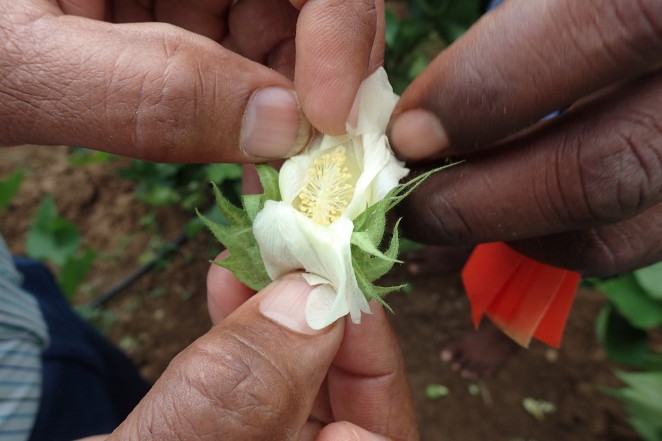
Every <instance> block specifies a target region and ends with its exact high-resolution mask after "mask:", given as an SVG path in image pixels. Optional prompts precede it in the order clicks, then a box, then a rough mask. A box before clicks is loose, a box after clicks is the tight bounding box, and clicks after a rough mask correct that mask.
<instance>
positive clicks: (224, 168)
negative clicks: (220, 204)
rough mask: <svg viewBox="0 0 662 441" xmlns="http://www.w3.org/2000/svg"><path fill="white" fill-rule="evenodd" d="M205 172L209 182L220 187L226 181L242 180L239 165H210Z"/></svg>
mask: <svg viewBox="0 0 662 441" xmlns="http://www.w3.org/2000/svg"><path fill="white" fill-rule="evenodd" d="M205 171H206V174H207V180H209V181H212V182H214V183H216V184H218V185H220V184H221V183H223V182H225V181H230V180H235V179H241V166H240V165H239V164H209V165H208V166H207V169H206V170H205Z"/></svg>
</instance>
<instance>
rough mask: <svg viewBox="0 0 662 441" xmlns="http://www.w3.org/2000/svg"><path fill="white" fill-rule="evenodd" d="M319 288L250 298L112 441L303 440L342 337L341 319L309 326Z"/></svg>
mask: <svg viewBox="0 0 662 441" xmlns="http://www.w3.org/2000/svg"><path fill="white" fill-rule="evenodd" d="M312 289H313V288H312V287H310V286H309V285H308V284H306V283H305V281H304V280H303V278H301V277H300V276H291V277H287V278H284V279H281V280H279V281H277V282H275V283H273V284H272V285H270V286H269V287H267V288H266V289H264V290H263V291H262V292H260V293H259V294H257V295H256V296H254V297H253V298H251V299H250V300H248V301H247V302H246V303H244V304H243V305H242V306H241V307H240V308H239V309H237V310H236V311H235V312H234V313H233V314H231V315H230V316H229V317H228V318H226V319H225V320H223V322H221V323H220V324H218V325H216V326H215V327H214V328H212V330H211V331H210V332H208V333H207V334H206V335H205V336H203V337H201V338H200V339H198V340H197V341H195V342H194V343H193V344H192V345H191V346H190V347H189V348H187V349H186V350H185V351H184V352H182V353H181V354H180V355H178V356H177V357H176V358H175V359H174V360H173V362H172V363H171V364H170V366H169V367H168V369H167V370H166V371H165V372H164V374H163V376H162V377H161V378H160V379H159V380H158V381H157V383H156V384H155V385H154V386H153V388H152V390H151V391H150V392H149V393H148V395H147V396H146V397H145V398H144V399H143V401H141V403H140V404H139V405H138V407H137V408H136V409H135V410H134V412H133V413H132V414H131V415H130V416H129V417H128V418H127V420H126V421H125V422H124V423H123V424H122V425H121V426H120V428H119V429H118V431H116V432H115V433H114V434H113V436H111V438H110V439H146V440H152V439H154V440H157V439H158V440H170V439H181V434H182V433H186V436H187V437H189V438H191V439H203V438H214V439H254V440H267V439H269V440H271V439H278V440H281V439H282V440H286V439H287V440H296V439H298V438H299V435H300V433H301V431H302V428H303V427H304V425H305V423H306V421H307V419H308V415H309V412H310V408H311V405H312V402H313V399H314V397H315V395H316V393H317V390H318V389H319V387H320V384H321V383H322V380H323V379H324V376H325V374H326V372H327V369H328V367H329V365H330V364H331V361H332V359H333V357H334V355H335V353H336V351H337V349H338V346H339V344H340V340H341V338H342V334H343V323H342V321H339V322H338V323H336V324H334V325H332V326H330V327H328V328H325V329H323V330H319V331H316V330H313V329H311V328H309V327H308V326H307V325H306V321H305V316H304V310H305V303H306V299H307V298H308V295H309V293H310V291H311V290H312ZM178 428H179V429H181V432H179V434H178V436H176V437H173V434H172V432H173V431H174V432H175V434H176V435H177V432H178ZM113 437H115V438H113Z"/></svg>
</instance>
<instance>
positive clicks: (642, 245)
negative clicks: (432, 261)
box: [391, 0, 662, 276]
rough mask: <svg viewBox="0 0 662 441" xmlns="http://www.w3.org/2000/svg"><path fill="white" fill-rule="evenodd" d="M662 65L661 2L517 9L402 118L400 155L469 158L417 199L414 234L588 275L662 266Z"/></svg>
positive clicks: (480, 32)
mask: <svg viewBox="0 0 662 441" xmlns="http://www.w3.org/2000/svg"><path fill="white" fill-rule="evenodd" d="M661 66H662V2H660V1H657V0H640V1H630V0H615V1H610V2H603V1H600V0H586V1H580V2H577V1H574V0H540V1H535V2H532V1H528V0H509V1H507V2H505V3H504V4H503V5H502V6H500V7H499V8H497V9H496V10H495V11H493V12H492V13H490V14H488V15H486V16H485V17H483V18H482V19H481V20H480V21H479V22H478V23H477V24H476V25H475V26H473V27H472V28H471V29H470V30H469V31H468V32H467V33H466V34H465V35H464V36H463V37H462V38H461V39H460V40H458V41H457V42H456V43H455V44H453V45H452V46H451V47H449V48H448V49H447V50H445V51H444V52H442V53H441V54H440V55H439V56H438V57H437V58H436V59H435V60H434V62H433V63H432V64H431V65H430V66H429V67H428V68H427V70H425V71H424V72H423V73H422V74H421V75H420V76H419V77H418V78H417V79H416V80H415V81H414V82H413V84H412V85H411V86H410V87H409V88H408V89H407V90H406V91H405V93H404V94H403V96H402V99H401V101H400V103H399V105H398V107H397V109H396V112H395V117H394V120H393V122H392V132H391V135H392V138H391V139H392V141H393V144H394V147H395V149H396V150H397V152H398V153H399V154H400V155H401V156H403V157H405V158H407V159H410V160H422V159H430V158H440V157H443V156H455V157H460V158H464V159H466V162H464V163H462V164H460V165H457V166H455V167H453V168H451V169H449V170H447V171H443V172H441V173H438V174H437V175H435V176H433V177H432V178H430V179H429V180H428V181H427V182H426V183H425V184H424V185H423V186H422V187H421V188H420V189H419V190H418V191H417V192H416V193H415V194H414V195H412V196H411V197H410V198H409V199H408V200H407V202H406V204H405V207H404V209H403V215H404V219H405V223H406V227H408V230H409V231H410V232H411V233H412V235H413V236H415V237H416V238H418V239H419V240H422V241H426V242H430V243H436V244H440V245H467V244H476V243H481V242H489V241H506V242H508V243H509V244H510V245H511V246H513V247H514V248H516V249H517V250H519V251H521V252H523V253H525V254H528V255H529V256H531V257H534V258H536V259H539V260H542V261H544V262H548V263H551V264H553V265H557V266H561V267H566V268H569V269H574V270H578V271H580V272H582V273H584V274H585V275H599V276H608V275H612V274H616V273H619V272H623V271H627V270H632V269H635V268H638V267H642V266H645V265H647V264H650V263H653V262H655V261H657V260H660V259H662V240H660V237H662V203H661V202H660V201H661V200H662V68H661ZM557 109H567V111H566V112H565V113H564V114H563V115H562V116H560V117H558V118H555V119H552V120H549V121H543V122H538V121H540V119H541V118H543V117H544V116H545V115H548V114H550V113H551V112H553V111H555V110H557Z"/></svg>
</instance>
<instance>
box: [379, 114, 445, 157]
mask: <svg viewBox="0 0 662 441" xmlns="http://www.w3.org/2000/svg"><path fill="white" fill-rule="evenodd" d="M391 141H392V142H393V147H394V148H395V150H396V151H397V152H398V153H399V154H400V155H401V156H403V157H405V158H407V159H424V158H427V157H430V156H434V155H436V154H438V153H440V152H441V151H442V150H444V149H445V148H447V147H448V136H447V135H446V131H445V130H444V128H443V127H442V125H441V122H440V121H439V118H437V116H436V115H435V114H433V113H431V112H428V111H427V110H422V109H415V110H409V111H407V112H405V113H403V114H402V115H400V116H398V117H397V118H396V120H395V122H394V123H393V125H392V127H391Z"/></svg>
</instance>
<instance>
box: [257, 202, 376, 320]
mask: <svg viewBox="0 0 662 441" xmlns="http://www.w3.org/2000/svg"><path fill="white" fill-rule="evenodd" d="M353 228H354V225H353V224H352V222H351V221H350V220H348V219H345V218H341V219H339V220H338V221H336V222H334V223H333V224H331V225H329V226H323V225H320V224H317V223H315V222H313V221H312V220H310V219H308V218H307V217H306V216H304V215H303V214H301V213H300V212H299V211H297V210H296V209H295V208H293V207H292V206H290V205H287V204H286V203H285V202H275V201H267V202H266V204H265V206H264V209H263V210H262V211H260V213H258V215H257V217H256V218H255V222H254V224H253V234H254V235H255V239H256V240H257V243H258V245H259V247H260V254H261V256H262V260H263V261H264V266H265V268H266V270H267V273H268V274H269V277H271V278H272V279H276V278H278V277H280V276H282V275H284V274H286V273H289V272H291V271H294V270H298V269H303V270H305V271H306V272H308V273H312V274H314V275H317V276H319V277H320V278H324V279H326V280H328V282H329V283H330V284H331V285H332V286H333V288H334V289H335V290H336V291H337V296H336V297H335V300H334V302H333V304H332V308H331V309H330V310H328V311H327V312H328V314H329V315H328V316H327V317H326V318H325V319H324V320H323V321H329V320H330V321H329V323H332V322H333V321H335V320H336V319H337V318H338V316H337V314H340V313H341V312H342V314H343V315H344V314H347V312H349V313H350V314H351V316H352V320H353V321H354V322H358V321H360V316H361V312H369V311H370V308H369V306H368V302H367V301H366V299H365V296H364V295H363V293H362V292H361V290H360V289H359V287H358V282H357V281H356V276H355V274H354V269H353V268H352V254H351V243H350V240H351V236H352V231H353ZM316 281H320V280H319V279H317V280H316ZM321 286H322V285H321ZM324 295H325V296H328V293H327V294H324ZM320 301H321V300H320ZM315 304H317V303H315ZM320 320H321V319H320Z"/></svg>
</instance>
